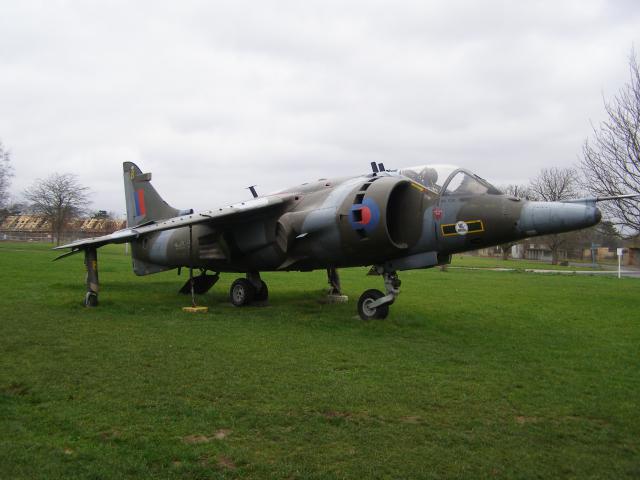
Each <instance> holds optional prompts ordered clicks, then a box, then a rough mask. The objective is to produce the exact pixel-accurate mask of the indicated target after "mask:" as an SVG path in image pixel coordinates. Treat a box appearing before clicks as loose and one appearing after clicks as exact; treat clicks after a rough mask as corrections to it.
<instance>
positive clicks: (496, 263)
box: [451, 254, 617, 271]
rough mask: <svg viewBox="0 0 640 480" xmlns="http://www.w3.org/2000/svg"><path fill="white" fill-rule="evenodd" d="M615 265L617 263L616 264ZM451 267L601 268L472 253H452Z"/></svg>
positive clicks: (583, 264) (586, 269) (522, 268)
mask: <svg viewBox="0 0 640 480" xmlns="http://www.w3.org/2000/svg"><path fill="white" fill-rule="evenodd" d="M616 265H617V264H616ZM451 266H452V267H464V268H508V269H515V270H574V271H575V270H585V271H588V270H602V268H601V267H599V266H598V267H593V266H591V264H588V263H582V264H578V263H574V262H573V261H572V262H571V265H570V266H566V267H565V266H562V265H560V264H558V265H552V264H551V263H550V262H544V261H541V260H521V259H514V258H509V259H507V260H503V259H502V258H501V257H479V256H474V255H468V254H467V255H465V254H461V255H454V256H453V259H452V261H451Z"/></svg>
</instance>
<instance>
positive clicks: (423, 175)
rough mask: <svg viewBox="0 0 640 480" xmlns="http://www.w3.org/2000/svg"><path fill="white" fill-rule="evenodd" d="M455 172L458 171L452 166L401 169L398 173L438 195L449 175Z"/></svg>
mask: <svg viewBox="0 0 640 480" xmlns="http://www.w3.org/2000/svg"><path fill="white" fill-rule="evenodd" d="M456 170H458V167H455V166H453V165H419V166H417V167H408V168H403V169H402V170H400V171H399V172H398V173H400V175H404V176H405V177H408V178H410V179H411V180H413V181H414V182H418V183H421V184H422V185H424V186H425V187H427V188H429V189H430V190H433V191H434V192H437V193H440V192H441V191H442V186H443V185H444V183H445V182H446V181H447V178H449V175H451V174H452V173H453V172H455V171H456Z"/></svg>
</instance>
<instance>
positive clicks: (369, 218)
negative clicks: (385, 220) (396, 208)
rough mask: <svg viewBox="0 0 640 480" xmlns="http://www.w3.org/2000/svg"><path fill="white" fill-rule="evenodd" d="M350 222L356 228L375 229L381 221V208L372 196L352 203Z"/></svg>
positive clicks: (369, 230) (367, 230) (368, 230)
mask: <svg viewBox="0 0 640 480" xmlns="http://www.w3.org/2000/svg"><path fill="white" fill-rule="evenodd" d="M349 223H350V224H351V228H353V229H354V230H362V229H363V230H364V231H366V232H371V231H373V230H374V229H375V228H376V227H377V226H378V223H380V208H379V207H378V205H377V204H376V202H375V201H373V199H371V198H366V199H364V200H363V201H362V203H355V204H353V205H351V209H350V210H349Z"/></svg>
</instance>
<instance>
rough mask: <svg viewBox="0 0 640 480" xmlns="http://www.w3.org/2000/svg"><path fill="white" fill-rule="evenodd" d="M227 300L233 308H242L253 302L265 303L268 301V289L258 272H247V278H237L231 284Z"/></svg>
mask: <svg viewBox="0 0 640 480" xmlns="http://www.w3.org/2000/svg"><path fill="white" fill-rule="evenodd" d="M229 298H230V300H231V303H232V304H233V306H234V307H244V306H247V305H250V304H251V303H254V302H260V303H265V302H266V301H267V300H268V299H269V289H268V288H267V284H266V283H264V282H263V281H262V279H261V278H260V273H259V272H249V273H247V278H238V279H237V280H236V281H234V282H233V283H232V284H231V288H230V289H229Z"/></svg>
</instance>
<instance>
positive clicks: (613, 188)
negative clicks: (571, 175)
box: [581, 51, 640, 234]
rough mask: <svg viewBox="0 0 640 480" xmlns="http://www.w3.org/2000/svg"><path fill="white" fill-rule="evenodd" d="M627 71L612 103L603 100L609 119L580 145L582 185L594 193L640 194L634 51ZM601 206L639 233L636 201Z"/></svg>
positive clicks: (638, 73)
mask: <svg viewBox="0 0 640 480" xmlns="http://www.w3.org/2000/svg"><path fill="white" fill-rule="evenodd" d="M629 70H630V74H631V78H630V81H629V83H627V84H626V85H625V86H624V87H623V88H622V89H621V90H620V92H619V93H618V95H617V96H616V97H615V98H614V100H613V101H612V102H610V103H609V102H607V101H605V103H604V106H605V110H606V112H607V116H608V117H609V118H608V120H606V121H604V122H602V123H600V125H599V127H598V128H596V127H594V128H593V139H592V140H589V139H587V140H586V141H585V143H584V146H583V148H582V159H581V167H582V171H583V174H584V177H585V185H584V187H585V189H586V190H588V191H589V192H590V193H591V194H593V195H595V196H613V195H623V194H626V193H640V137H639V134H638V132H640V68H639V67H638V62H637V60H636V55H635V52H634V51H632V52H631V55H630V58H629ZM601 208H602V209H603V210H604V211H605V213H606V214H608V215H607V216H608V217H609V218H610V219H611V220H612V221H613V222H614V223H615V224H616V225H617V226H619V227H622V228H623V230H625V231H626V232H627V233H629V234H638V233H640V204H639V203H638V201H637V200H635V199H622V200H616V201H611V202H604V203H603V204H602V205H601Z"/></svg>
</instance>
